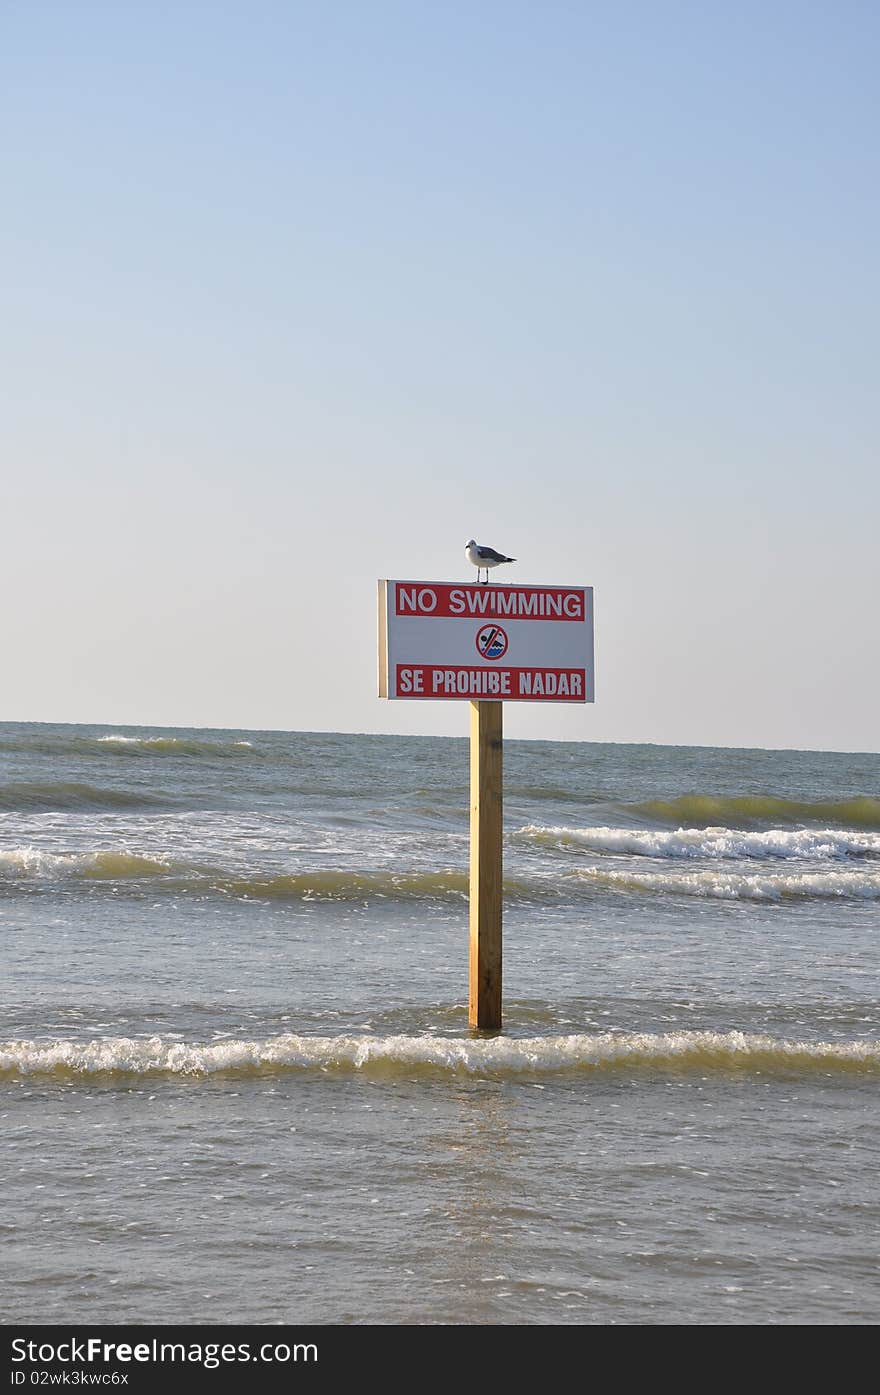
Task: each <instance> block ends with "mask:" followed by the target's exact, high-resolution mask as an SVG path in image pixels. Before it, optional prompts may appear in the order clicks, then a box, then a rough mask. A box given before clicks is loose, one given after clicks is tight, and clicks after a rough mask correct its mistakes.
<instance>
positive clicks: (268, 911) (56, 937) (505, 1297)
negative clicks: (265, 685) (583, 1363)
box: [0, 725, 880, 1323]
mask: <svg viewBox="0 0 880 1395" xmlns="http://www.w3.org/2000/svg"><path fill="white" fill-rule="evenodd" d="M467 778H468V756H467V744H466V742H464V741H454V740H448V739H440V738H437V739H432V738H394V737H378V736H375V737H371V736H360V737H358V736H336V735H332V734H311V735H309V734H291V733H262V732H214V731H211V732H207V731H180V732H172V731H167V730H166V731H144V730H138V729H131V728H125V729H119V730H114V729H109V728H86V727H47V726H42V725H39V726H37V725H35V726H26V725H25V726H13V725H4V726H0V937H2V943H3V963H4V985H5V991H4V1014H3V1015H4V1021H3V1026H2V1029H0V1113H2V1115H3V1124H4V1139H5V1144H6V1146H5V1148H4V1155H3V1159H4V1160H3V1164H2V1166H3V1170H4V1178H3V1181H4V1195H5V1197H6V1198H7V1206H6V1207H5V1208H4V1216H3V1218H2V1219H0V1228H2V1230H3V1238H4V1250H5V1254H6V1269H5V1272H6V1277H7V1282H6V1285H5V1293H4V1299H5V1310H6V1317H7V1320H8V1321H18V1322H37V1321H47V1322H63V1321H71V1322H83V1321H86V1320H93V1319H97V1318H101V1319H104V1320H106V1321H115V1322H132V1321H133V1322H138V1321H140V1322H157V1323H164V1322H172V1321H187V1322H218V1323H219V1322H227V1321H241V1322H291V1323H300V1322H317V1323H338V1322H375V1323H391V1322H415V1323H425V1322H428V1323H445V1322H454V1323H459V1322H478V1323H552V1322H566V1323H643V1322H658V1323H675V1322H700V1323H744V1322H749V1323H795V1322H833V1323H867V1322H874V1321H876V1320H877V1317H878V1312H880V1282H878V1274H877V1255H878V1238H880V1235H878V1232H880V1204H878V1200H877V1193H876V1184H875V1177H876V1167H877V1161H878V1151H880V1150H878V1142H880V1140H878V1124H877V1107H876V1106H877V1097H878V1086H880V1013H878V992H877V990H878V973H877V925H878V905H877V901H878V899H880V757H878V756H876V755H840V754H829V753H821V754H820V753H810V752H763V751H738V750H730V751H725V750H710V749H705V748H701V749H686V748H669V747H649V746H641V747H640V746H597V745H591V744H555V743H538V742H508V743H506V747H505V907H506V909H505V1029H504V1033H503V1034H502V1035H501V1036H495V1037H488V1036H481V1035H478V1034H475V1033H472V1032H470V1031H469V1030H468V1027H467V1020H466V994H467V903H466V891H467V882H466V873H467V805H468V791H467Z"/></svg>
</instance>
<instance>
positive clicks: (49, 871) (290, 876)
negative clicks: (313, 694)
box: [0, 848, 528, 901]
mask: <svg viewBox="0 0 880 1395" xmlns="http://www.w3.org/2000/svg"><path fill="white" fill-rule="evenodd" d="M4 880H5V881H7V882H9V881H11V882H13V883H14V886H15V890H16V891H21V890H24V889H26V888H27V887H28V886H30V887H31V888H32V889H37V890H39V889H40V888H41V887H43V886H46V884H48V885H49V886H52V885H53V884H57V883H58V882H62V883H63V882H65V881H67V882H70V883H71V884H74V885H75V884H76V883H84V882H112V883H120V882H121V883H134V884H139V883H146V884H147V885H148V886H149V889H150V893H151V894H153V893H155V892H156V891H162V890H164V891H167V892H170V893H173V894H185V893H196V894H199V893H201V894H206V893H207V894H215V895H221V896H230V897H237V898H241V899H254V900H302V901H320V900H330V901H364V900H368V899H371V898H383V897H384V898H388V899H395V900H401V899H402V900H408V899H410V898H418V897H434V898H456V899H460V898H461V897H464V896H466V895H467V890H468V877H467V873H466V872H457V871H454V870H449V871H436V872H393V871H385V870H382V871H372V870H369V871H361V870H356V869H352V870H350V871H348V870H339V869H335V868H318V869H316V870H314V871H303V872H291V873H277V874H271V873H267V874H264V875H260V874H259V873H247V874H241V875H236V874H235V873H234V872H229V871H226V870H223V869H220V868H217V867H210V866H204V865H201V864H199V863H196V862H185V861H180V860H176V859H173V858H157V857H144V856H141V855H140V854H138V853H133V852H128V851H120V852H113V851H99V852H84V853H49V852H44V851H42V850H41V849H39V848H15V849H13V850H11V851H5V852H2V851H0V886H2V885H3V882H4ZM505 890H506V891H508V892H510V893H511V894H514V895H516V894H523V893H526V892H527V890H528V888H527V886H526V884H525V883H520V882H517V881H515V880H511V881H507V882H505Z"/></svg>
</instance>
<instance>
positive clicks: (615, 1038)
mask: <svg viewBox="0 0 880 1395" xmlns="http://www.w3.org/2000/svg"><path fill="white" fill-rule="evenodd" d="M652 1065H653V1066H655V1067H675V1066H679V1067H683V1068H687V1067H694V1066H696V1067H699V1068H700V1069H706V1068H708V1067H713V1066H714V1067H716V1068H719V1069H728V1068H743V1069H767V1068H772V1067H773V1066H775V1067H777V1068H782V1069H788V1068H797V1069H810V1068H817V1067H818V1068H823V1069H831V1068H834V1067H837V1068H840V1069H869V1070H878V1069H880V1043H878V1042H870V1041H843V1042H829V1041H818V1042H809V1041H787V1040H776V1039H774V1038H771V1037H766V1036H758V1035H750V1034H746V1033H743V1032H735V1031H734V1032H670V1033H659V1034H657V1033H641V1032H627V1033H623V1032H621V1033H612V1032H606V1033H601V1034H597V1035H587V1034H574V1035H568V1036H550V1037H528V1038H516V1037H493V1038H488V1039H482V1040H472V1039H465V1038H458V1037H434V1036H390V1037H367V1036H354V1035H351V1036H338V1037H304V1036H295V1035H284V1036H277V1037H271V1038H269V1039H268V1040H265V1041H224V1042H218V1043H212V1044H210V1045H206V1044H185V1043H182V1042H171V1041H164V1040H163V1039H162V1038H161V1037H150V1038H147V1039H144V1040H140V1039H136V1038H131V1037H111V1038H107V1039H101V1040H97V1041H85V1042H76V1041H51V1042H42V1043H41V1042H34V1041H12V1042H7V1043H5V1044H0V1075H5V1076H7V1077H16V1076H27V1075H46V1074H61V1075H72V1076H86V1077H87V1076H92V1075H99V1074H103V1073H107V1072H115V1073H123V1074H135V1075H146V1074H167V1075H174V1076H204V1075H213V1074H217V1073H218V1072H224V1071H227V1072H228V1071H234V1072H245V1073H255V1072H262V1071H272V1070H279V1069H281V1070H321V1071H344V1072H350V1071H368V1072H376V1073H382V1072H386V1073H395V1074H399V1073H401V1072H412V1071H416V1072H419V1071H442V1072H464V1073H468V1074H476V1075H484V1074H486V1075H491V1074H496V1073H502V1074H512V1075H518V1074H525V1073H528V1072H534V1071H538V1072H540V1071H551V1072H556V1071H563V1070H573V1069H592V1070H603V1069H612V1068H616V1067H626V1066H652Z"/></svg>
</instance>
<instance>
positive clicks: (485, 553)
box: [477, 547, 514, 562]
mask: <svg viewBox="0 0 880 1395" xmlns="http://www.w3.org/2000/svg"><path fill="white" fill-rule="evenodd" d="M477 555H478V556H480V557H483V558H485V560H486V561H487V562H512V561H513V560H514V559H513V558H512V557H505V556H504V553H503V552H496V551H495V549H494V547H478V548H477Z"/></svg>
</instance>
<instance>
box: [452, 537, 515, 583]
mask: <svg viewBox="0 0 880 1395" xmlns="http://www.w3.org/2000/svg"><path fill="white" fill-rule="evenodd" d="M464 555H465V557H466V558H467V559H468V561H469V562H470V563H471V564H472V565H473V566H475V567H476V569H477V581H478V582H479V580H480V572H481V571H482V570H483V568H484V567H485V569H486V584H487V585H488V582H489V568H490V567H497V566H499V565H500V563H502V562H515V561H516V558H515V557H505V556H504V553H503V552H496V551H495V549H494V547H481V545H480V544H479V543H477V542H474V540H473V538H471V540H470V542H469V543H468V544H467V546H466V547H465V550H464Z"/></svg>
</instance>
